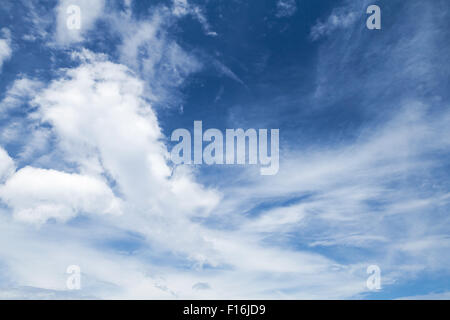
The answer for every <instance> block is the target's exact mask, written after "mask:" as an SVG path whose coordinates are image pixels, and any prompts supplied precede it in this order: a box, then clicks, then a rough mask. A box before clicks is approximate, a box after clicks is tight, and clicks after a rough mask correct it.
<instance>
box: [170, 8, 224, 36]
mask: <svg viewBox="0 0 450 320" xmlns="http://www.w3.org/2000/svg"><path fill="white" fill-rule="evenodd" d="M172 13H173V14H174V15H175V16H176V17H184V16H186V15H192V16H193V17H194V18H195V19H197V21H198V22H199V23H200V25H201V26H202V28H203V31H204V32H205V34H206V35H208V36H213V37H215V36H217V32H215V31H213V30H212V29H211V26H210V24H209V22H208V20H207V19H206V17H205V15H204V14H203V10H202V9H201V8H200V7H199V6H197V5H192V4H189V3H188V1H187V0H173V6H172Z"/></svg>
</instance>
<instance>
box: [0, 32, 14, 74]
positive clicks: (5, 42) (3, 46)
mask: <svg viewBox="0 0 450 320" xmlns="http://www.w3.org/2000/svg"><path fill="white" fill-rule="evenodd" d="M0 31H1V34H2V37H1V38H0V71H1V69H2V66H3V64H4V63H5V61H7V60H9V59H10V58H11V56H12V49H11V32H10V31H9V29H7V28H3V29H1V30H0Z"/></svg>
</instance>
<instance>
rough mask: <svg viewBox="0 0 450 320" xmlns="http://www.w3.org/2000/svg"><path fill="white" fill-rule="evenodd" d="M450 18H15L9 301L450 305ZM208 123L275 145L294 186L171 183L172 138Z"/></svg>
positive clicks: (105, 6) (6, 22) (361, 1)
mask: <svg viewBox="0 0 450 320" xmlns="http://www.w3.org/2000/svg"><path fill="white" fill-rule="evenodd" d="M371 4H376V5H378V6H379V7H380V8H381V30H369V29H367V27H366V19H367V18H368V15H367V14H366V9H367V7H368V6H369V5H371ZM70 5H77V6H78V7H79V8H80V14H81V15H80V17H81V28H80V29H79V30H71V29H69V28H68V27H67V19H68V16H69V15H68V14H67V7H68V6H70ZM449 14H450V8H449V6H448V3H447V1H445V0H437V1H433V2H431V1H416V0H411V1H407V2H405V1H375V0H374V1H365V0H358V1H345V0H341V1H325V0H320V1H306V0H273V1H242V0H226V1H225V0H223V1H222V0H215V1H213V0H209V1H207V0H205V1H200V0H198V1H194V0H187V1H186V0H173V1H172V0H171V1H156V0H155V1H138V0H114V1H103V0H97V1H92V0H61V1H32V0H21V1H6V2H4V3H3V5H2V7H1V8H0V21H1V23H0V68H1V69H0V298H2V299H8V298H12V299H15V298H50V299H52V298H53V299H54V298H100V299H101V298H106V299H108V298H113V299H116V298H125V299H127V298H135V299H155V298H156V299H161V298H163V299H183V298H194V299H196V298H218V299H219V298H220V299H239V298H241V299H329V298H331V299H397V298H433V299H448V298H449V297H450V260H449V259H448V252H449V249H450V234H449V228H450V221H449V216H448V212H449V208H450V203H449V201H450V184H449V181H450V179H449V176H450V167H449V164H448V159H449V156H450V154H449V152H450V139H449V138H450V131H449V128H448V123H449V120H450V111H449V101H450V96H449V94H450V90H449V81H448V75H449V71H450V63H449V60H448V57H447V56H448V55H447V54H446V53H447V52H449V49H450V48H449V46H450V40H449V38H448V28H449V22H448V21H449V18H450V17H449ZM195 120H201V121H202V122H203V127H204V129H207V128H217V129H219V130H223V131H225V129H227V128H244V129H248V128H256V129H258V128H266V129H275V128H276V129H279V130H280V168H279V172H278V173H277V174H276V175H273V176H261V175H260V174H259V170H258V167H257V166H254V165H223V166H219V165H215V166H214V165H213V166H208V165H197V166H190V165H184V166H175V165H174V164H173V163H171V161H170V157H169V153H170V150H171V148H172V147H173V146H174V143H173V142H171V141H170V136H171V133H172V132H173V130H175V129H177V128H186V129H188V130H190V131H191V132H192V130H193V123H194V121H195ZM70 265H77V266H79V267H80V269H81V289H80V290H68V288H67V286H66V279H67V277H68V276H69V275H68V274H67V273H66V269H67V267H68V266H70ZM370 265H377V266H379V268H380V270H381V289H379V290H370V289H369V288H367V286H366V280H367V278H368V277H369V275H368V274H367V272H366V270H367V267H368V266H370Z"/></svg>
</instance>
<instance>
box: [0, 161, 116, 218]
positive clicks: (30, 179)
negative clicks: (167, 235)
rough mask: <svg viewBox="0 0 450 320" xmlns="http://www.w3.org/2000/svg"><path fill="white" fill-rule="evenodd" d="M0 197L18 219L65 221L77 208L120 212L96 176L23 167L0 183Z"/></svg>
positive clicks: (99, 211) (82, 210) (90, 210)
mask: <svg viewBox="0 0 450 320" xmlns="http://www.w3.org/2000/svg"><path fill="white" fill-rule="evenodd" d="M0 198H1V200H2V201H4V202H5V203H6V204H7V205H8V206H9V207H11V208H12V210H13V214H14V217H15V218H16V219H18V220H20V221H25V222H30V223H37V224H42V223H44V222H46V221H47V220H48V219H51V218H53V219H56V220H60V221H66V220H68V219H70V218H72V217H74V216H75V215H77V214H78V213H80V212H85V213H98V214H120V213H121V202H120V200H119V199H117V198H116V197H115V196H114V195H113V193H112V191H111V190H110V189H109V187H108V186H107V185H106V183H105V182H103V181H101V180H100V179H97V178H94V177H89V176H83V175H79V174H70V173H64V172H60V171H56V170H46V169H38V168H32V167H25V168H22V169H20V170H19V171H17V172H16V173H15V174H14V175H12V176H11V177H10V178H9V179H8V180H7V181H6V183H5V184H4V185H3V186H1V187H0Z"/></svg>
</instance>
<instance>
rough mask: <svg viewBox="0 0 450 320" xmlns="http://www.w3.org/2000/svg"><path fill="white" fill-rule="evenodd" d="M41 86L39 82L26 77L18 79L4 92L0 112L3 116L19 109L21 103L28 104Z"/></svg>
mask: <svg viewBox="0 0 450 320" xmlns="http://www.w3.org/2000/svg"><path fill="white" fill-rule="evenodd" d="M43 85H44V84H43V83H42V82H41V81H39V80H36V79H31V78H28V77H26V76H21V77H19V78H18V79H16V80H15V81H14V82H13V84H12V85H11V86H10V87H9V88H8V90H7V91H6V93H5V97H4V98H3V100H2V101H1V102H0V111H1V112H2V113H3V114H5V112H7V111H10V110H11V109H14V108H16V107H19V106H20V105H21V104H22V103H24V102H28V101H29V100H31V99H32V98H34V95H35V94H36V92H37V90H39V89H40V88H42V87H43Z"/></svg>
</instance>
